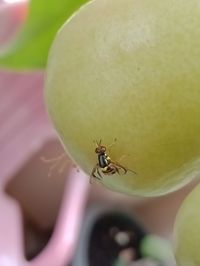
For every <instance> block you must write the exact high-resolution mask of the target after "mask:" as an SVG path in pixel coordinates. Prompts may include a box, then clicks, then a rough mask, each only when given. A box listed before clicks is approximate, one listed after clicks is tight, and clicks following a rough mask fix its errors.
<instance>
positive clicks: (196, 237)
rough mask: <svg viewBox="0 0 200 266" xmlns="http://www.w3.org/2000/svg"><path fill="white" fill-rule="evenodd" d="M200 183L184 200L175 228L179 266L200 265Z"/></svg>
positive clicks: (176, 253)
mask: <svg viewBox="0 0 200 266" xmlns="http://www.w3.org/2000/svg"><path fill="white" fill-rule="evenodd" d="M199 206H200V185H198V186H197V187H196V188H195V189H194V190H193V191H192V192H191V193H190V194H189V196H187V198H186V199H185V201H184V202H183V204H182V206H181V208H180V210H179V212H178V215H177V217H176V223H175V228H174V241H175V255H176V259H177V264H178V266H199V265H200V253H199V247H200V233H199V232H200V214H199Z"/></svg>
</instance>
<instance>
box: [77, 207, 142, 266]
mask: <svg viewBox="0 0 200 266" xmlns="http://www.w3.org/2000/svg"><path fill="white" fill-rule="evenodd" d="M85 217H86V219H85V221H84V224H83V227H82V230H81V236H80V241H79V245H78V248H77V252H76V254H75V258H74V261H73V263H72V266H102V265H103V266H114V265H115V264H116V263H117V260H118V258H120V257H124V258H125V259H126V260H127V262H128V261H129V262H131V261H135V260H137V259H140V258H141V253H140V243H141V241H142V239H143V238H144V237H145V235H146V232H145V230H144V229H143V228H142V227H141V225H140V224H139V223H138V222H137V221H136V220H135V219H133V218H132V217H131V216H129V215H128V214H127V213H125V212H123V211H118V210H113V209H107V208H102V207H98V206H95V207H92V208H90V209H89V210H88V212H87V213H86V215H85ZM116 265H117V264H116Z"/></svg>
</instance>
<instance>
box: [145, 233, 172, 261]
mask: <svg viewBox="0 0 200 266" xmlns="http://www.w3.org/2000/svg"><path fill="white" fill-rule="evenodd" d="M140 251H141V254H142V256H144V257H150V258H152V259H155V260H156V261H159V262H160V263H161V264H162V263H163V265H165V264H166V265H171V266H173V265H174V256H173V252H172V248H171V246H170V243H169V242H168V241H167V240H165V239H162V238H161V237H158V236H155V235H147V236H146V237H145V238H144V239H143V240H142V243H141V247H140Z"/></svg>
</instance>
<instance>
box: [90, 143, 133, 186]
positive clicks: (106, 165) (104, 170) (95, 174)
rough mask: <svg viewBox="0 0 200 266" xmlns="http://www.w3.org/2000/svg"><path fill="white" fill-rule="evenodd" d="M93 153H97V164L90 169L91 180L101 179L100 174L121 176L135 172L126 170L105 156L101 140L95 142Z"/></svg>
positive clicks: (104, 148)
mask: <svg viewBox="0 0 200 266" xmlns="http://www.w3.org/2000/svg"><path fill="white" fill-rule="evenodd" d="M95 153H97V156H98V162H97V164H96V165H95V166H94V168H93V169H92V173H91V179H90V181H91V180H92V178H96V179H99V180H101V179H103V177H102V174H104V175H113V174H115V173H117V174H119V175H120V174H121V173H120V171H121V172H122V174H124V175H125V174H126V173H127V171H131V172H133V173H134V174H136V172H134V171H132V170H130V169H127V168H126V167H124V166H123V165H121V164H119V163H118V162H115V161H113V160H112V159H111V158H110V157H109V156H108V155H107V154H106V147H105V146H103V145H101V140H100V141H99V142H97V141H96V148H95Z"/></svg>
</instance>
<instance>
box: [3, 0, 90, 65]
mask: <svg viewBox="0 0 200 266" xmlns="http://www.w3.org/2000/svg"><path fill="white" fill-rule="evenodd" d="M88 1H89V0H56V1H48V0H32V1H31V2H30V4H29V5H30V10H29V16H28V19H27V22H26V24H25V26H24V28H23V29H22V31H21V32H20V33H19V34H18V36H17V38H16V39H15V41H14V42H13V43H11V45H9V47H8V48H7V49H6V50H0V66H2V67H5V68H14V69H30V68H32V69H33V68H44V67H45V65H46V61H47V56H48V52H49V48H50V46H51V43H52V41H53V39H54V37H55V34H56V32H57V31H58V29H59V28H60V27H61V26H62V24H63V23H64V22H65V21H66V20H67V19H68V18H69V17H70V16H71V15H72V14H73V13H74V12H75V11H76V10H77V9H78V8H79V7H80V6H82V5H83V4H85V3H86V2H88Z"/></svg>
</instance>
